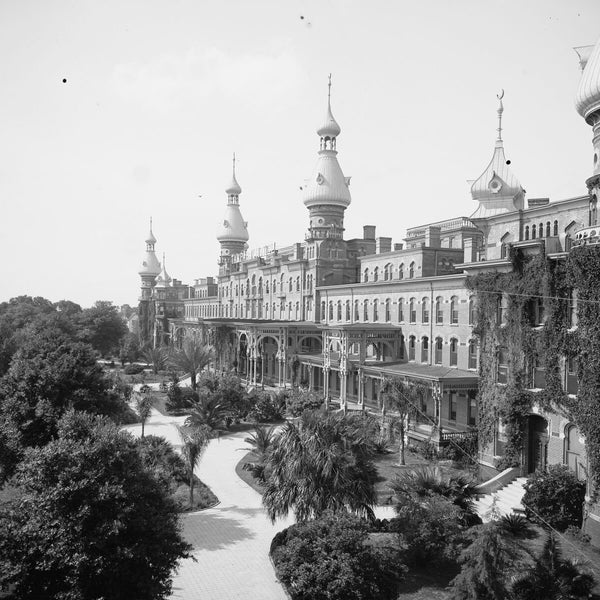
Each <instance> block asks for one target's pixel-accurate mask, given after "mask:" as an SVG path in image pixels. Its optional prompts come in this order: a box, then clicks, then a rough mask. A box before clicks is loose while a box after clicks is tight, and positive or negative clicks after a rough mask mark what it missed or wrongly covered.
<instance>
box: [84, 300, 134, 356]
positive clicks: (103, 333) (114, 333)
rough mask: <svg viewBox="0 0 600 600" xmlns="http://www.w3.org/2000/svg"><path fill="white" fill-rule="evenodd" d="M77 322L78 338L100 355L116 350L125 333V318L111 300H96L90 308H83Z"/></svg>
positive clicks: (107, 354) (106, 354)
mask: <svg viewBox="0 0 600 600" xmlns="http://www.w3.org/2000/svg"><path fill="white" fill-rule="evenodd" d="M78 323H79V337H80V339H81V340H82V341H84V342H87V343H88V344H90V345H91V346H92V347H93V348H94V349H95V350H97V351H98V352H99V353H100V354H101V355H102V356H109V355H110V354H112V353H115V352H117V351H118V349H119V343H120V341H121V338H122V337H123V336H124V335H125V334H126V333H127V325H126V324H125V319H123V317H122V316H121V315H120V314H119V311H118V309H117V307H116V306H114V305H113V304H112V302H106V301H102V300H98V302H96V303H95V304H94V306H93V307H92V308H85V309H84V310H83V311H82V312H81V314H80V315H79V318H78Z"/></svg>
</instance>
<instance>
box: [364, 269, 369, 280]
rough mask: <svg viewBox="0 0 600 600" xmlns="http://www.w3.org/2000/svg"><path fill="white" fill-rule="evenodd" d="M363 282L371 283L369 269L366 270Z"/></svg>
mask: <svg viewBox="0 0 600 600" xmlns="http://www.w3.org/2000/svg"><path fill="white" fill-rule="evenodd" d="M363 281H364V282H365V283H366V282H367V281H369V269H365V272H364V275H363Z"/></svg>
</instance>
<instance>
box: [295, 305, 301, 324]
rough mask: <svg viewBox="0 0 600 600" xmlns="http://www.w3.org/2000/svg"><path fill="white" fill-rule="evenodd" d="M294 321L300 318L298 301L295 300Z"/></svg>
mask: <svg viewBox="0 0 600 600" xmlns="http://www.w3.org/2000/svg"><path fill="white" fill-rule="evenodd" d="M295 319H296V321H299V320H300V302H296V316H295Z"/></svg>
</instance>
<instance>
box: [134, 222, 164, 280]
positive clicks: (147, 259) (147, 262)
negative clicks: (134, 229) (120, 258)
mask: <svg viewBox="0 0 600 600" xmlns="http://www.w3.org/2000/svg"><path fill="white" fill-rule="evenodd" d="M154 244H156V238H155V237H154V234H153V233H152V217H150V233H149V234H148V237H147V238H146V253H145V256H144V260H143V261H142V268H141V269H140V270H139V271H138V273H139V274H140V275H141V276H142V279H143V278H144V277H146V278H147V279H148V281H152V283H153V282H154V278H155V277H156V276H157V275H158V274H159V273H160V263H159V262H158V259H157V258H156V253H155V252H154Z"/></svg>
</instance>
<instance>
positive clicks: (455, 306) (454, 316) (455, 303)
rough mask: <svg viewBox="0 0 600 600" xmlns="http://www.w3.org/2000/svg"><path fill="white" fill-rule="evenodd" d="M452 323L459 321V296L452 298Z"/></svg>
mask: <svg viewBox="0 0 600 600" xmlns="http://www.w3.org/2000/svg"><path fill="white" fill-rule="evenodd" d="M450 323H452V324H453V325H456V324H457V323H458V298H457V297H456V296H452V298H450Z"/></svg>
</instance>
